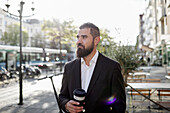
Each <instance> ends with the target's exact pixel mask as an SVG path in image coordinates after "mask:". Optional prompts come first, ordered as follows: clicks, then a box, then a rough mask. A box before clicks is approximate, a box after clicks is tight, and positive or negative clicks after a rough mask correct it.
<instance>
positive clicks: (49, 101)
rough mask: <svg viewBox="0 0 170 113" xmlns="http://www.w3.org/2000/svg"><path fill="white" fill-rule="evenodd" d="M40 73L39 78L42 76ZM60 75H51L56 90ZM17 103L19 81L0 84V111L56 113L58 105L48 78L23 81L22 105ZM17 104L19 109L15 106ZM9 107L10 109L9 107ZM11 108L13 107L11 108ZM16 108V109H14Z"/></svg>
mask: <svg viewBox="0 0 170 113" xmlns="http://www.w3.org/2000/svg"><path fill="white" fill-rule="evenodd" d="M44 76H45V74H43V75H41V76H40V78H42V77H44ZM61 79H62V75H59V76H55V77H53V81H54V85H55V88H56V91H57V92H58V91H59V89H60V87H61ZM18 103H19V82H15V81H14V82H11V83H9V84H6V85H2V86H0V113H18V112H19V113H23V112H24V113H30V112H32V113H53V112H54V113H56V112H58V105H57V103H56V98H55V95H54V93H53V87H52V84H51V80H50V78H46V79H43V80H38V79H36V78H35V79H25V80H24V81H23V103H24V104H23V105H18ZM18 106H19V109H18V108H17V107H18ZM9 107H10V109H9ZM11 108H13V109H11ZM16 108H17V109H16Z"/></svg>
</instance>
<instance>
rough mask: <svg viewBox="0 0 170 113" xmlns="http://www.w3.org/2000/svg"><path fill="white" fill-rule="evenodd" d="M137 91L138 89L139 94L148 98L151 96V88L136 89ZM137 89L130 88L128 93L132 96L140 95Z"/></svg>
mask: <svg viewBox="0 0 170 113" xmlns="http://www.w3.org/2000/svg"><path fill="white" fill-rule="evenodd" d="M137 91H139V92H140V93H141V94H143V95H145V96H148V97H149V98H150V96H151V89H137ZM137 91H135V90H133V89H130V90H129V92H128V94H129V95H131V96H133V95H141V94H139V93H138V92H137Z"/></svg>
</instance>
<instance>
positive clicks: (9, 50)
mask: <svg viewBox="0 0 170 113" xmlns="http://www.w3.org/2000/svg"><path fill="white" fill-rule="evenodd" d="M60 55H61V57H60ZM66 55H67V50H58V49H49V48H38V47H22V56H23V57H22V63H23V64H30V65H31V64H33V63H40V62H51V63H57V62H59V61H60V60H62V59H66ZM19 61H20V47H19V46H9V45H0V67H4V68H6V69H7V70H15V69H16V68H17V67H18V66H19Z"/></svg>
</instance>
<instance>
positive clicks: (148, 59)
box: [147, 57, 150, 66]
mask: <svg viewBox="0 0 170 113" xmlns="http://www.w3.org/2000/svg"><path fill="white" fill-rule="evenodd" d="M147 61H148V66H150V58H149V57H148V59H147Z"/></svg>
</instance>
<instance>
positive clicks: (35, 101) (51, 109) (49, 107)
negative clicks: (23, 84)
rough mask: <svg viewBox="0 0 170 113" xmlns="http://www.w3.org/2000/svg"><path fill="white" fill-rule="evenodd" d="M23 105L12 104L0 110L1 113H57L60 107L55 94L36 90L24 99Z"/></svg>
mask: <svg viewBox="0 0 170 113" xmlns="http://www.w3.org/2000/svg"><path fill="white" fill-rule="evenodd" d="M23 101H24V104H23V105H17V104H18V103H16V104H11V105H8V106H6V107H3V108H1V109H0V113H57V112H59V110H58V105H57V102H56V99H55V96H54V93H52V92H47V91H39V90H36V91H34V92H33V93H32V94H30V95H28V96H27V97H26V98H24V100H23Z"/></svg>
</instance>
